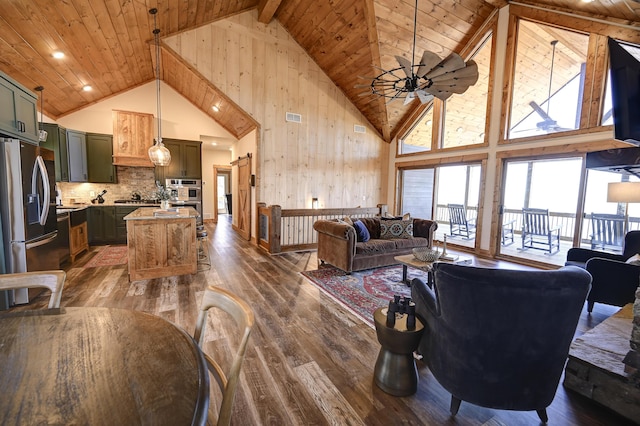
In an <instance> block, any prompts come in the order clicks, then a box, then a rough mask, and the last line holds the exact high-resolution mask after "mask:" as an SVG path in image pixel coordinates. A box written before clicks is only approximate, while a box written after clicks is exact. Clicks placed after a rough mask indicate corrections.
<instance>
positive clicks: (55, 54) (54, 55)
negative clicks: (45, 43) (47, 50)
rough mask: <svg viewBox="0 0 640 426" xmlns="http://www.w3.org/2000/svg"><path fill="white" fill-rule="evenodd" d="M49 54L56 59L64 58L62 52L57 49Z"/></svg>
mask: <svg viewBox="0 0 640 426" xmlns="http://www.w3.org/2000/svg"><path fill="white" fill-rule="evenodd" d="M51 56H53V57H54V58H56V59H62V58H64V53H62V52H60V51H59V50H56V51H55V52H53V53H52V54H51Z"/></svg>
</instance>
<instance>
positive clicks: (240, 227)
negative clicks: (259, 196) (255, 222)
mask: <svg viewBox="0 0 640 426" xmlns="http://www.w3.org/2000/svg"><path fill="white" fill-rule="evenodd" d="M237 164H238V204H237V207H238V216H237V217H238V224H237V229H236V230H237V231H238V233H239V234H240V236H242V238H244V239H245V240H247V241H248V240H251V156H250V155H247V156H246V157H242V158H239V159H238V161H237Z"/></svg>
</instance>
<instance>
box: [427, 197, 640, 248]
mask: <svg viewBox="0 0 640 426" xmlns="http://www.w3.org/2000/svg"><path fill="white" fill-rule="evenodd" d="M477 210H478V209H477V207H473V206H470V207H467V215H468V216H469V217H468V218H467V219H469V220H470V219H475V218H476V217H477V216H478V214H477ZM436 221H437V222H438V223H443V224H448V223H449V209H448V208H447V205H445V204H438V205H437V208H436ZM502 221H503V223H508V222H511V221H514V223H513V230H514V232H515V233H516V234H520V233H521V232H522V210H517V209H505V210H504V213H503V218H502ZM584 221H585V223H584V224H583V226H582V242H583V243H585V244H586V243H588V242H590V241H591V233H592V229H591V214H590V213H586V214H585V215H584ZM575 225H576V215H575V214H572V213H559V212H552V211H550V212H549V226H550V227H559V228H560V239H562V240H566V241H573V232H574V230H575ZM629 230H630V231H637V230H640V218H638V217H629Z"/></svg>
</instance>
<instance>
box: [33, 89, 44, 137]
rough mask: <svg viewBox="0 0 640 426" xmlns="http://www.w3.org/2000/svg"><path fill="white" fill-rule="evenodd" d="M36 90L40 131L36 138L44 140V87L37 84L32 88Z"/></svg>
mask: <svg viewBox="0 0 640 426" xmlns="http://www.w3.org/2000/svg"><path fill="white" fill-rule="evenodd" d="M34 90H35V91H36V92H40V131H39V132H38V140H39V141H40V142H44V141H46V140H47V131H46V130H44V113H43V111H44V95H43V93H42V92H43V91H44V87H42V86H38V87H36V88H35V89H34Z"/></svg>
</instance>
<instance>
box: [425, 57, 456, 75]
mask: <svg viewBox="0 0 640 426" xmlns="http://www.w3.org/2000/svg"><path fill="white" fill-rule="evenodd" d="M464 67H465V63H464V60H463V59H462V58H461V57H460V55H458V54H457V53H452V54H451V55H449V56H447V57H446V58H445V59H443V60H442V62H440V63H439V64H438V65H436V66H435V68H433V69H432V70H431V71H429V72H428V73H426V74H425V76H424V77H425V78H428V79H432V78H434V77H437V76H439V75H442V74H445V73H448V72H451V71H455V70H457V69H460V68H464Z"/></svg>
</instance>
